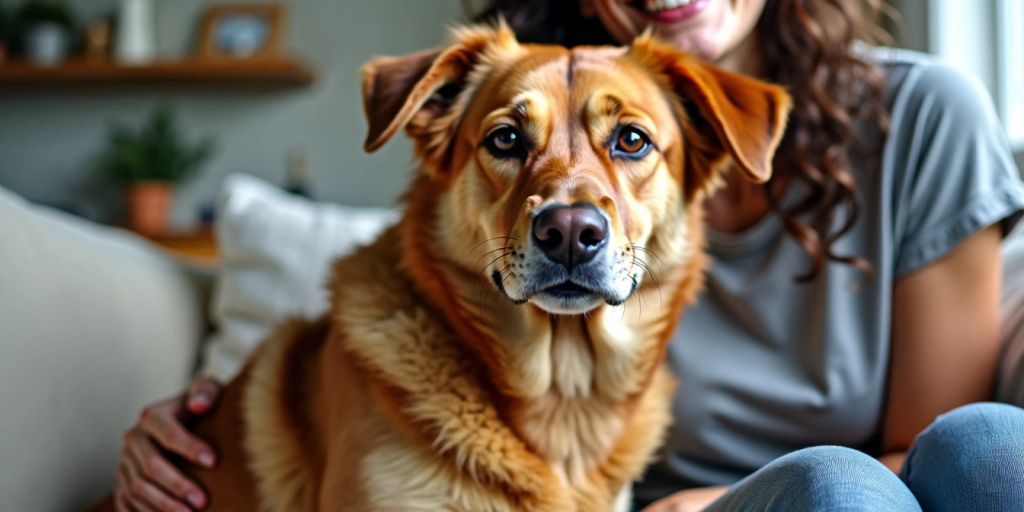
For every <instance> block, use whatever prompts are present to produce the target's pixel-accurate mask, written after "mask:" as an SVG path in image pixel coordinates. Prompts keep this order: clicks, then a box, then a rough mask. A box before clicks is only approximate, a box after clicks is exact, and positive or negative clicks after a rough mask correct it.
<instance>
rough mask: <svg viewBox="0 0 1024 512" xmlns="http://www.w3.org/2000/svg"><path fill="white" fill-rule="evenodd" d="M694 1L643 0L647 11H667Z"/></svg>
mask: <svg viewBox="0 0 1024 512" xmlns="http://www.w3.org/2000/svg"><path fill="white" fill-rule="evenodd" d="M694 1H696V0H644V10H645V11H647V12H658V11H667V10H669V9H675V8H677V7H683V6H686V5H690V4H691V3H693V2H694Z"/></svg>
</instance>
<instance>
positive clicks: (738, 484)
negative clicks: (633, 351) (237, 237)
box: [118, 0, 1024, 511]
mask: <svg viewBox="0 0 1024 512" xmlns="http://www.w3.org/2000/svg"><path fill="white" fill-rule="evenodd" d="M882 11H883V6H882V3H881V1H880V0H767V1H766V0H689V1H688V0H580V1H579V2H578V3H576V2H566V1H556V0H550V1H539V0H534V1H504V0H499V1H496V2H494V4H493V5H491V6H490V7H488V8H487V9H486V10H485V12H484V13H483V14H482V15H481V18H483V19H488V18H493V17H494V16H496V15H502V16H504V17H505V18H506V19H507V20H508V21H509V23H510V24H511V25H512V27H513V28H514V29H516V31H517V33H519V35H520V37H521V39H522V40H526V41H538V42H550V43H560V44H567V45H575V44H606V43H611V44H615V43H622V44H625V43H628V42H629V41H631V40H632V39H633V38H634V37H635V36H636V35H638V34H639V33H641V32H642V31H643V30H645V29H646V28H647V27H649V26H650V27H652V28H653V30H654V32H655V34H656V35H657V36H659V37H661V38H663V39H665V40H667V41H669V42H671V43H672V44H674V45H676V46H677V47H678V48H680V49H681V50H685V51H689V52H692V53H695V54H697V55H699V56H700V57H702V58H704V59H706V60H708V61H712V62H714V63H716V64H717V65H719V66H721V67H724V68H726V69H730V70H733V71H736V72H741V73H746V74H750V75H754V76H758V77H761V78H764V79H767V80H771V81H775V82H778V83H781V84H784V85H785V86H787V88H788V89H789V91H790V93H791V94H792V95H793V97H794V101H795V108H794V111H793V114H792V117H791V120H790V124H789V128H788V131H787V135H786V137H785V139H784V141H783V143H782V146H781V148H780V150H779V152H778V154H777V156H776V159H775V177H774V178H773V179H772V181H771V182H769V183H768V184H767V185H765V186H757V185H751V184H748V183H747V182H746V181H744V180H728V186H727V187H726V188H725V189H724V190H723V191H722V192H720V193H719V194H717V195H716V196H714V197H712V198H711V199H709V200H708V201H707V204H706V207H707V211H708V223H709V228H710V233H709V244H710V246H709V250H710V252H711V253H712V255H713V256H714V261H715V263H714V265H713V267H712V269H711V270H710V271H709V276H708V287H707V291H706V292H705V293H704V295H703V297H702V298H701V300H700V301H699V302H698V304H697V305H696V307H693V308H691V309H690V310H688V312H687V318H686V320H685V321H684V322H682V323H681V327H680V329H679V332H678V333H677V336H676V339H675V340H674V341H673V343H672V345H671V348H670V353H669V361H670V364H671V365H672V366H673V368H674V370H675V373H676V374H677V376H678V378H679V380H680V387H679V392H678V398H677V400H676V404H675V409H674V411H675V416H676V422H675V425H674V427H673V429H672V431H671V433H670V435H669V437H668V440H667V443H666V448H665V453H664V457H663V459H662V461H661V462H659V463H658V464H657V465H655V466H654V467H653V468H652V469H651V471H650V472H649V474H648V476H647V477H646V478H645V480H644V481H643V482H641V483H640V484H638V485H637V486H636V490H635V492H636V495H637V497H638V500H639V501H640V502H641V503H644V504H646V503H651V502H653V504H651V505H649V506H648V507H647V509H646V510H650V511H663V510H700V509H703V508H705V507H709V510H750V509H753V510H831V509H836V508H839V507H848V508H844V510H847V509H855V510H919V509H920V508H921V507H924V508H927V509H931V510H1008V509H1011V508H1014V507H1019V506H1021V504H1024V445H1022V441H1021V440H1022V439H1024V410H1021V409H1018V408H1015V407H1012V406H1008V405H997V404H974V405H967V404H972V403H976V402H981V401H984V400H988V399H990V398H991V396H992V392H993V391H992V390H993V383H994V379H995V369H996V364H997V358H998V353H999V347H998V332H997V331H998V306H999V278H1000V265H999V244H1000V239H1001V237H1002V236H1003V235H1004V234H1005V233H1006V232H1007V231H1008V230H1009V228H1010V227H1011V226H1012V225H1013V223H1014V222H1015V220H1016V218H1017V217H1018V214H1019V213H1020V211H1021V210H1022V209H1024V191H1022V187H1021V185H1020V183H1019V179H1018V178H1017V176H1016V172H1015V169H1014V167H1013V164H1012V161H1011V159H1010V154H1009V151H1008V149H1007V147H1006V145H1005V142H1004V140H1003V138H1002V135H1001V133H1000V128H999V125H998V123H997V121H996V119H995V116H994V114H993V112H992V108H991V106H990V105H989V104H988V103H987V102H986V100H985V93H984V92H983V91H982V90H981V89H980V88H979V87H978V86H977V85H976V84H975V83H974V82H972V81H970V80H966V79H965V78H963V77H962V76H960V75H959V74H957V73H956V72H954V71H951V70H950V69H948V68H946V67H943V66H940V65H937V64H934V63H930V62H928V61H926V60H925V59H924V58H922V57H921V56H919V55H915V54H912V53H907V52H894V51H886V50H883V49H877V48H872V47H869V46H867V45H866V44H864V43H858V42H857V41H858V40H864V41H871V40H873V38H874V35H875V33H876V32H878V30H877V26H876V25H875V22H876V20H877V18H878V17H879V15H880V14H881V13H882ZM217 389H218V386H217V384H216V383H214V382H212V381H209V380H197V381H196V382H195V383H194V384H193V386H192V389H190V390H189V392H188V393H187V399H186V401H183V399H182V398H180V397H176V398H173V399H170V400H168V401H165V402H162V403H159V404H156V405H154V406H151V407H149V408H147V409H146V411H145V412H144V413H143V415H142V419H141V420H140V422H139V425H137V426H136V427H135V428H133V429H132V430H131V431H130V432H129V433H128V434H127V436H126V445H125V446H126V448H125V455H124V456H123V463H122V471H121V477H120V479H119V486H118V498H119V501H120V502H121V503H122V504H123V505H125V506H126V507H136V508H140V509H143V510H146V509H148V508H153V509H163V510H175V509H176V508H174V507H179V508H178V509H186V508H185V504H186V503H189V504H191V505H192V506H194V507H196V508H201V507H202V506H203V504H204V502H205V499H206V498H205V497H204V496H203V494H202V492H201V490H200V489H199V488H198V487H197V486H195V485H194V484H192V483H190V482H188V481H186V480H185V479H184V478H182V477H181V476H180V472H178V470H177V469H176V468H174V466H173V465H171V464H170V463H168V462H167V461H166V460H164V459H163V458H162V457H161V455H160V451H159V449H158V447H160V448H163V449H166V450H168V451H170V452H174V453H178V454H181V455H183V456H185V457H186V458H187V459H188V460H191V461H192V462H195V463H198V464H204V465H209V464H212V461H213V457H214V455H213V451H212V449H210V447H207V446H205V445H204V444H203V443H202V442H201V441H200V440H198V439H196V438H194V437H192V436H191V435H190V434H189V433H188V432H187V431H186V430H185V429H184V428H183V427H182V426H181V423H182V421H183V420H184V419H185V418H186V417H188V416H190V415H201V414H203V413H204V412H206V411H208V410H209V409H210V407H211V405H212V404H213V403H214V401H215V400H216V395H217ZM887 468H888V469H887Z"/></svg>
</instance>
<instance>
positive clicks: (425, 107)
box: [363, 23, 517, 158]
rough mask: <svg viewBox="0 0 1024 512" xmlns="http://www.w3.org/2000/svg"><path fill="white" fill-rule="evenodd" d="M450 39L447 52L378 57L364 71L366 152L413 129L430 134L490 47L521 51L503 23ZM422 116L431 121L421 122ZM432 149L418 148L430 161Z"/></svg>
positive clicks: (456, 32) (458, 33)
mask: <svg viewBox="0 0 1024 512" xmlns="http://www.w3.org/2000/svg"><path fill="white" fill-rule="evenodd" d="M452 33H453V39H454V43H453V44H452V45H450V46H448V47H447V48H444V49H439V50H427V51H423V52H419V53H414V54H412V55H407V56H404V57H378V58H376V59H374V60H372V61H370V62H369V63H367V64H366V65H365V66H363V108H364V110H365V111H366V119H367V121H368V122H369V131H368V133H367V135H366V142H365V143H364V145H363V147H364V149H366V151H368V152H373V151H376V150H377V149H378V148H380V147H381V146H383V145H384V143H385V142H387V141H388V139H390V138H391V137H392V136H393V135H394V134H395V132H397V131H398V130H400V129H402V128H405V127H407V126H410V123H413V124H418V125H423V126H415V128H417V130H415V131H416V132H417V134H421V133H423V132H424V131H430V130H429V129H428V127H427V126H425V125H427V124H429V123H430V122H431V121H433V120H434V119H436V118H439V117H441V116H442V114H445V113H446V112H447V110H448V109H450V108H451V107H452V103H453V102H454V100H455V97H456V96H457V94H458V92H460V91H461V89H462V88H463V87H464V86H465V82H466V79H467V77H468V75H469V73H470V71H472V70H473V68H474V67H475V66H476V65H477V63H479V62H480V60H481V58H483V54H484V52H485V51H487V49H488V48H489V47H490V46H492V45H496V46H504V47H511V46H516V45H517V43H516V40H515V35H514V34H513V33H512V31H511V30H509V29H508V27H507V26H505V24H504V23H502V24H500V25H498V26H497V27H484V26H477V27H468V28H461V29H455V30H453V32H452ZM423 111H427V114H428V115H425V116H417V114H419V113H421V112H423ZM410 128H412V127H411V126H410ZM437 129H439V128H435V130H434V131H436V130H437ZM411 131H412V130H411ZM438 135H440V134H438ZM447 135H453V134H447ZM436 138H438V139H441V138H443V137H440V136H439V137H436ZM418 142H421V143H422V144H425V145H427V146H431V145H436V143H433V144H432V143H431V142H430V141H418ZM429 149H430V148H425V147H418V150H419V151H420V152H421V156H422V157H424V158H429V157H430V156H431V155H429V154H423V152H424V151H428V152H429ZM433 149H435V150H436V149H437V148H433Z"/></svg>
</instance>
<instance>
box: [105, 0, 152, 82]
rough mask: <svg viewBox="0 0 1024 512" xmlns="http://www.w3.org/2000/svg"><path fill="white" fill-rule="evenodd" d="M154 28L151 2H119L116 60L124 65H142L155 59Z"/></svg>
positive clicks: (140, 0)
mask: <svg viewBox="0 0 1024 512" xmlns="http://www.w3.org/2000/svg"><path fill="white" fill-rule="evenodd" d="M155 28H156V26H155V25H154V22H153V0H121V10H120V17H119V23H118V28H117V47H116V52H115V54H116V55H117V60H118V62H120V63H121V64H125V65H129V66H132V65H135V66H137V65H143V64H149V63H150V62H153V60H154V59H155V58H156V31H155Z"/></svg>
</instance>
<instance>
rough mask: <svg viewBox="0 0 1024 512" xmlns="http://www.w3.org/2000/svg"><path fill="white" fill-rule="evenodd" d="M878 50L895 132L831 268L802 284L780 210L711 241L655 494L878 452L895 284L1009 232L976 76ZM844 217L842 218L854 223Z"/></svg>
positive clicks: (1003, 156)
mask: <svg viewBox="0 0 1024 512" xmlns="http://www.w3.org/2000/svg"><path fill="white" fill-rule="evenodd" d="M865 51H869V54H870V55H871V57H872V58H874V59H876V62H878V63H879V64H880V65H881V66H882V68H883V70H884V71H885V73H886V76H887V85H886V102H887V105H888V107H889V112H890V116H891V120H890V123H891V125H890V132H889V135H888V139H887V140H886V141H885V146H884V152H883V154H882V156H881V159H880V160H879V159H878V158H875V159H873V161H872V160H870V159H866V158H862V159H856V158H854V157H851V158H852V159H853V163H852V166H853V169H852V171H853V173H854V176H855V178H856V180H857V183H858V185H859V187H860V192H861V194H862V202H863V208H862V211H861V216H860V218H859V220H858V222H857V224H856V225H855V227H854V228H853V230H852V231H851V232H850V233H849V234H848V235H846V236H844V237H843V238H841V239H840V240H839V241H838V242H837V243H836V244H835V249H836V253H837V254H843V255H856V256H860V257H863V258H866V259H867V260H868V261H870V262H871V263H872V264H873V265H874V268H875V272H876V274H875V276H874V278H873V279H867V278H866V277H865V274H864V273H863V272H861V271H859V270H856V269H854V268H852V267H850V266H847V265H842V264H835V263H833V264H829V265H828V267H827V268H826V269H824V271H823V272H822V274H821V275H820V276H819V277H818V279H817V280H815V281H813V282H811V283H808V284H799V283H796V282H794V276H796V275H799V274H802V273H804V272H806V271H807V270H808V269H809V268H810V266H809V259H808V256H807V255H806V254H805V253H804V251H803V250H802V249H801V248H800V247H799V246H798V245H797V244H796V243H795V242H794V241H793V239H792V238H790V237H788V236H787V235H785V234H784V232H783V229H782V225H781V222H780V221H779V219H778V217H776V216H775V215H768V216H766V217H765V218H764V219H762V220H761V221H760V222H759V223H758V224H756V225H755V226H753V227H751V228H750V229H748V230H746V231H745V232H743V233H740V234H735V235H727V234H722V233H710V234H709V250H710V252H711V254H712V256H713V263H712V266H711V269H710V271H709V272H708V280H707V288H706V290H705V291H704V293H703V294H702V295H701V296H700V298H699V299H698V302H697V304H696V305H695V306H692V307H690V308H688V309H687V310H686V312H685V316H684V318H683V320H682V322H681V323H680V325H679V328H678V331H677V332H676V335H675V337H674V339H673V341H672V343H671V345H670V347H669V362H670V364H671V366H672V368H673V370H674V371H675V373H676V376H677V378H678V379H679V389H678V392H677V395H676V398H675V403H674V418H675V423H674V425H673V427H672V430H671V432H670V433H669V435H668V438H667V441H666V446H665V450H664V453H663V458H662V460H661V461H660V462H659V463H658V464H656V465H655V466H654V467H653V468H652V469H651V470H650V471H649V473H648V475H647V476H646V477H645V480H644V482H642V483H641V484H639V485H638V486H637V489H636V491H637V496H638V497H639V498H640V499H642V500H649V499H653V498H655V497H658V496H661V495H664V494H667V493H669V492H673V491H677V490H680V489H682V488H685V487H691V486H704V485H722V484H730V483H733V482H735V481H737V480H739V479H741V478H743V477H744V476H746V475H748V474H750V473H751V472H753V471H755V470H757V469H758V468H759V467H761V466H763V465H765V464H767V463H768V462H770V461H772V460H774V459H775V458H777V457H779V456H781V455H784V454H786V453H788V452H791V451H793V450H797V449H800V448H803V447H807V446H812V445H820V444H835V445H843V446H849V447H854V448H859V449H862V450H865V451H867V452H869V453H875V452H876V451H877V442H878V436H879V431H880V426H881V421H882V413H883V407H884V405H885V395H886V393H885V391H886V380H887V367H888V363H889V341H890V336H889V333H890V327H891V308H892V288H893V283H894V282H895V281H896V280H897V279H899V278H901V277H903V276H906V275H908V274H909V273H911V272H914V271H915V270H918V269H920V268H922V267H923V266H925V265H927V264H929V263H930V262H933V261H935V260H936V259H938V258H940V257H942V256H943V255H944V254H946V253H948V252H949V251H950V250H951V249H953V248H954V247H956V246H957V244H959V243H960V242H962V241H964V240H965V239H966V238H967V237H969V236H970V235H971V234H972V233H975V232H976V231H978V230H979V229H982V228H984V227H986V226H989V225H992V224H994V223H1000V222H1001V223H1003V224H1004V228H1006V229H1007V230H1008V229H1009V227H1010V225H1011V224H1012V223H1013V222H1014V221H1015V220H1016V218H1017V217H1018V214H1019V212H1020V211H1021V210H1022V209H1024V187H1022V186H1021V182H1020V178H1019V176H1018V174H1017V170H1016V168H1015V166H1014V163H1013V160H1012V155H1011V152H1010V150H1009V147H1008V145H1007V143H1006V140H1005V136H1004V135H1003V132H1002V128H1001V127H1000V125H999V122H998V120H997V118H996V116H995V114H994V109H993V108H992V105H991V104H990V102H989V100H988V94H987V92H985V90H984V89H983V88H982V87H981V86H980V85H979V83H978V82H977V81H975V80H972V79H969V78H967V77H965V76H964V75H962V74H961V73H960V72H958V71H955V70H953V69H951V68H949V67H947V66H945V65H942V64H939V63H936V62H934V61H932V60H929V59H928V58H927V57H926V56H924V55H920V54H916V53H912V52H908V51H901V50H891V49H881V48H879V49H872V50H865ZM840 220H841V219H840Z"/></svg>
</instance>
